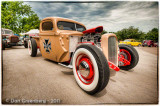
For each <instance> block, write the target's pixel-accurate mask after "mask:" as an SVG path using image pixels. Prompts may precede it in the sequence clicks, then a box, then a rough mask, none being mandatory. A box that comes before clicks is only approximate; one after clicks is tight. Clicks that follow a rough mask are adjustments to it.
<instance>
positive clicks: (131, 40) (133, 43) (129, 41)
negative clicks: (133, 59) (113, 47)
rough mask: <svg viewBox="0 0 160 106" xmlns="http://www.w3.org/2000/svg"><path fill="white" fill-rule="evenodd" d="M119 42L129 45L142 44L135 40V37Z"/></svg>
mask: <svg viewBox="0 0 160 106" xmlns="http://www.w3.org/2000/svg"><path fill="white" fill-rule="evenodd" d="M120 44H126V45H131V46H142V43H141V42H137V41H136V40H135V39H125V40H124V41H120Z"/></svg>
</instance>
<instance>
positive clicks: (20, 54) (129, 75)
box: [2, 46, 158, 105]
mask: <svg viewBox="0 0 160 106" xmlns="http://www.w3.org/2000/svg"><path fill="white" fill-rule="evenodd" d="M135 48H136V49H137V51H138V53H139V56H140V60H139V63H138V65H137V66H136V67H135V68H134V69H132V70H130V71H124V70H120V71H119V72H117V73H116V76H113V77H111V78H110V81H109V84H108V85H107V87H106V88H105V89H104V90H103V91H102V92H100V93H99V94H96V95H88V94H87V93H85V92H84V91H82V90H81V89H80V88H79V86H78V85H77V84H76V82H75V79H74V76H73V73H72V69H68V68H65V67H63V66H61V65H58V64H57V63H55V62H53V61H50V60H47V59H45V58H43V57H42V56H41V54H40V52H38V55H37V57H30V56H29V54H28V50H27V49H25V48H24V47H23V46H17V47H12V48H7V49H6V50H4V51H3V70H2V71H3V86H2V94H3V95H2V102H3V103H13V104H19V103H22V101H21V100H22V99H23V100H26V103H27V100H47V103H60V104H91V105H92V104H124V103H125V104H126V103H127V104H130V103H134V104H137V103H142V104H146V103H147V104H150V103H153V104H157V103H158V90H157V89H158V88H157V59H158V57H157V48H156V47H152V48H149V47H145V48H143V47H135ZM16 100H17V101H16Z"/></svg>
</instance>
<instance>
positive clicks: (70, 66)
mask: <svg viewBox="0 0 160 106" xmlns="http://www.w3.org/2000/svg"><path fill="white" fill-rule="evenodd" d="M58 64H59V65H61V66H64V67H67V68H71V69H72V68H73V66H72V65H70V64H69V65H65V64H62V63H58Z"/></svg>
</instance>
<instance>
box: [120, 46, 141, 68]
mask: <svg viewBox="0 0 160 106" xmlns="http://www.w3.org/2000/svg"><path fill="white" fill-rule="evenodd" d="M119 49H120V53H119V55H120V56H122V57H123V58H125V59H127V60H128V61H129V62H130V65H126V66H123V65H119V67H120V69H122V70H130V69H132V68H134V67H135V66H136V65H137V63H138V61H139V55H138V52H137V50H136V49H135V48H134V47H132V46H129V45H124V44H123V45H119Z"/></svg>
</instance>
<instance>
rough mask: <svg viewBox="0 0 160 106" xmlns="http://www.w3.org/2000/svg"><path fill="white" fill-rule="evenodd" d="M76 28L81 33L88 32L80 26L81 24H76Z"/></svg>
mask: <svg viewBox="0 0 160 106" xmlns="http://www.w3.org/2000/svg"><path fill="white" fill-rule="evenodd" d="M76 28H77V31H80V32H83V31H85V30H86V29H85V27H84V26H82V25H79V24H76Z"/></svg>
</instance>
